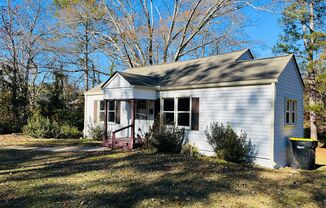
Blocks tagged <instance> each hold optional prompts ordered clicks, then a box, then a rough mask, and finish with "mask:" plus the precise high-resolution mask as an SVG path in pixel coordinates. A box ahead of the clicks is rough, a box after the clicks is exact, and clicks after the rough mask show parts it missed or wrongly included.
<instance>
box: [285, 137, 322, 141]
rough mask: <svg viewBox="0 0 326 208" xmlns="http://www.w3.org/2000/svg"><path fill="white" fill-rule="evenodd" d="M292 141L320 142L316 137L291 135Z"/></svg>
mask: <svg viewBox="0 0 326 208" xmlns="http://www.w3.org/2000/svg"><path fill="white" fill-rule="evenodd" d="M289 139H290V140H291V141H302V142H318V140H316V139H312V138H296V137H290V138H289Z"/></svg>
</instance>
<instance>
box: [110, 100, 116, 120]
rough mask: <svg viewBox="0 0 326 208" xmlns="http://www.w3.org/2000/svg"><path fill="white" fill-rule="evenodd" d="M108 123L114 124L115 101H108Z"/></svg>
mask: <svg viewBox="0 0 326 208" xmlns="http://www.w3.org/2000/svg"><path fill="white" fill-rule="evenodd" d="M108 104H109V109H108V114H109V122H115V101H109V103H108Z"/></svg>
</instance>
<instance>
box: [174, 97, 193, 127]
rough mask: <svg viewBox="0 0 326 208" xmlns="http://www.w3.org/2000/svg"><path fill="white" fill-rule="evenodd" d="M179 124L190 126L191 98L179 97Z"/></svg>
mask: <svg viewBox="0 0 326 208" xmlns="http://www.w3.org/2000/svg"><path fill="white" fill-rule="evenodd" d="M177 102H178V109H177V117H178V119H177V126H190V98H189V97H186V98H178V99H177Z"/></svg>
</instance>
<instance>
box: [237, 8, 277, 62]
mask: <svg viewBox="0 0 326 208" xmlns="http://www.w3.org/2000/svg"><path fill="white" fill-rule="evenodd" d="M243 12H244V13H245V14H246V16H247V18H248V20H250V22H249V25H250V26H248V27H246V28H245V33H246V34H247V35H248V38H250V39H251V40H252V41H254V43H253V44H252V46H251V47H250V49H251V50H252V52H253V53H254V56H255V57H256V58H261V57H268V56H273V55H274V54H273V52H272V47H273V46H274V45H275V44H276V42H277V40H278V36H279V35H280V34H281V32H282V31H281V28H280V25H279V22H278V21H279V19H280V15H279V14H275V13H272V12H268V11H262V10H255V9H253V8H251V7H247V8H245V9H244V11H243Z"/></svg>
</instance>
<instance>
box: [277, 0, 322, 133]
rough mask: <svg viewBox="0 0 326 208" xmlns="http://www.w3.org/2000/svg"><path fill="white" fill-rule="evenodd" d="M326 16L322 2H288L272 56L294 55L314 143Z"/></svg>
mask: <svg viewBox="0 0 326 208" xmlns="http://www.w3.org/2000/svg"><path fill="white" fill-rule="evenodd" d="M325 13H326V3H325V1H323V0H291V1H289V2H288V3H287V4H286V6H285V8H284V10H283V12H282V18H281V26H282V27H283V33H282V35H281V36H280V38H279V41H278V43H277V44H276V46H275V47H274V48H273V51H274V53H276V54H283V53H294V54H296V56H297V57H298V60H299V64H300V70H301V72H302V75H303V78H304V82H305V100H306V101H307V103H305V110H306V111H307V112H309V120H310V130H311V133H310V137H311V138H315V139H317V132H318V130H317V118H318V116H319V117H320V116H321V117H322V119H323V117H324V116H325V115H323V114H324V113H325V96H326V91H325V79H326V76H325V73H326V72H325V56H324V55H322V54H323V53H325V43H326V42H325V37H326V34H325V30H324V29H325Z"/></svg>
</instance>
